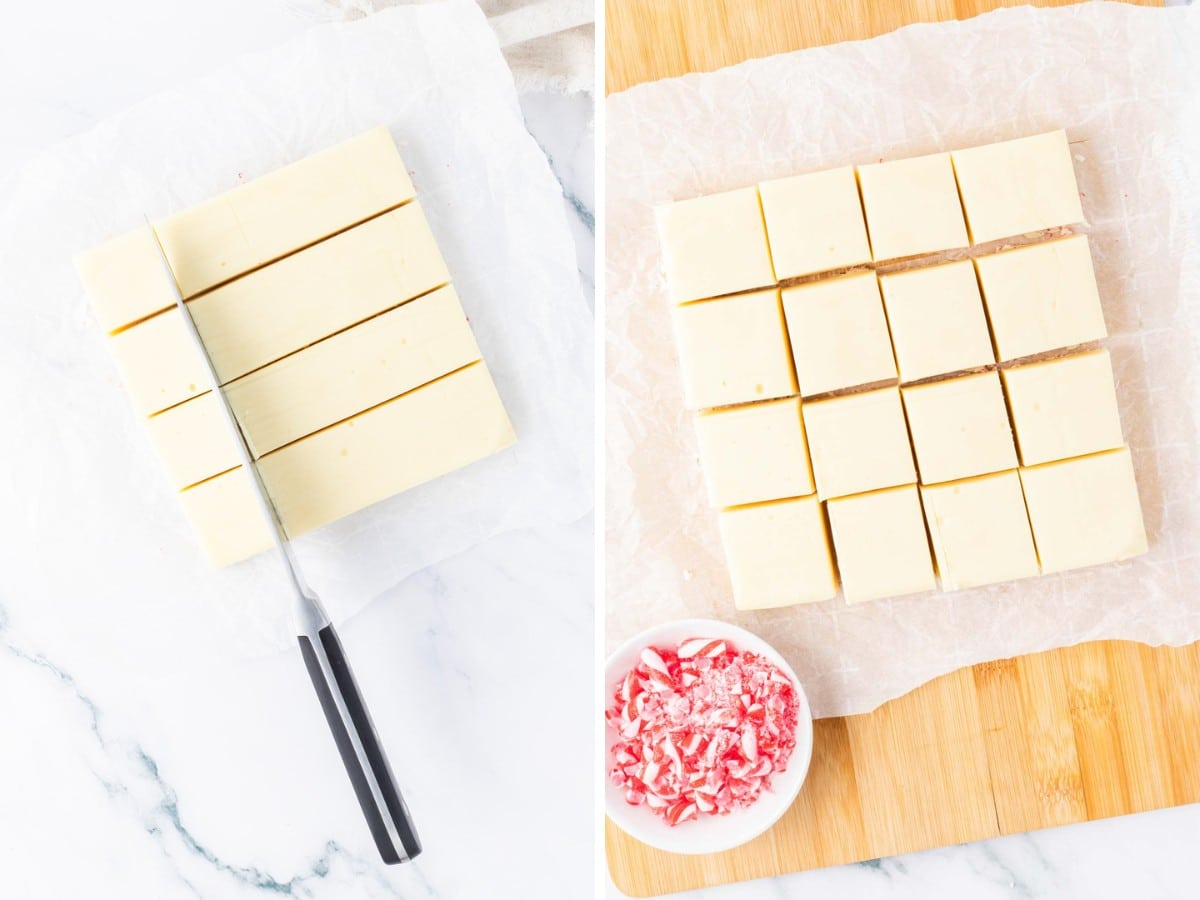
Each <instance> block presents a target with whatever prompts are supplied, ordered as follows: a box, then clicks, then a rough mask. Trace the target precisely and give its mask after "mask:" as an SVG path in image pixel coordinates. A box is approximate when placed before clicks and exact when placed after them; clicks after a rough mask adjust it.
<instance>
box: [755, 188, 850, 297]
mask: <svg viewBox="0 0 1200 900" xmlns="http://www.w3.org/2000/svg"><path fill="white" fill-rule="evenodd" d="M758 192H759V195H760V196H761V198H762V209H763V218H764V219H765V220H766V223H767V239H768V241H769V242H770V246H771V260H772V262H773V263H774V266H775V276H776V277H777V278H779V279H780V280H782V279H785V278H796V277H799V276H801V275H813V274H816V273H817V272H828V271H831V270H833V269H842V268H849V267H851V266H858V265H862V264H864V263H869V262H870V261H871V245H870V242H869V241H868V240H867V225H866V221H865V220H864V219H863V211H862V203H861V202H860V201H859V198H858V183H857V182H856V181H855V178H854V168H853V167H852V166H845V167H844V168H841V169H830V170H828V171H825V172H810V173H809V174H806V175H794V176H792V177H790V178H779V179H776V180H774V181H764V182H762V183H761V184H760V185H759V186H758Z"/></svg>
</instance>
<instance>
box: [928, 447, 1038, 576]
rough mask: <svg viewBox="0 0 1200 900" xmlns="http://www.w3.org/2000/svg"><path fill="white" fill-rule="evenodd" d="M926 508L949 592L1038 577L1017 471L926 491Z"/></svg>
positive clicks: (985, 476) (939, 485)
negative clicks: (1031, 576) (1033, 576)
mask: <svg viewBox="0 0 1200 900" xmlns="http://www.w3.org/2000/svg"><path fill="white" fill-rule="evenodd" d="M921 502H922V504H923V505H924V507H925V521H926V523H927V524H928V525H929V538H930V541H931V542H932V543H933V553H934V557H935V558H936V559H937V566H938V574H939V575H940V576H941V579H942V587H944V588H945V589H946V590H948V591H955V590H959V589H960V588H969V587H978V586H979V585H983V584H995V583H997V582H1000V581H1012V580H1014V579H1017V578H1025V577H1027V576H1030V575H1036V574H1037V573H1038V559H1037V553H1036V552H1035V551H1034V546H1033V535H1032V533H1031V532H1030V529H1029V517H1028V516H1027V515H1026V514H1025V500H1024V497H1022V495H1021V480H1020V479H1019V478H1018V477H1017V473H1016V472H1015V471H1009V472H999V473H996V474H993V475H984V476H982V477H979V478H968V479H966V480H964V481H951V482H948V483H946V484H935V485H923V486H922V487H921Z"/></svg>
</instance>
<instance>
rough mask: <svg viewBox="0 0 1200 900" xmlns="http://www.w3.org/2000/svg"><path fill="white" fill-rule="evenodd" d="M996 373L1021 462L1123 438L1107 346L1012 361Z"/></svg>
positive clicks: (1111, 444) (1093, 449) (1081, 451)
mask: <svg viewBox="0 0 1200 900" xmlns="http://www.w3.org/2000/svg"><path fill="white" fill-rule="evenodd" d="M1001 377H1002V378H1003V379H1004V390H1005V393H1006V394H1007V395H1008V408H1009V410H1010V411H1011V412H1012V420H1013V427H1014V428H1015V429H1016V433H1017V449H1018V450H1020V452H1021V465H1023V466H1035V465H1038V464H1039V463H1044V462H1051V461H1052V460H1056V459H1067V458H1069V457H1072V456H1085V455H1087V454H1088V453H1097V452H1099V451H1101V450H1115V449H1116V448H1118V447H1120V446H1122V445H1123V444H1124V443H1125V439H1124V437H1123V436H1122V434H1121V416H1120V413H1119V412H1118V410H1117V390H1116V386H1115V385H1114V384H1113V371H1112V360H1111V359H1110V357H1109V354H1108V351H1107V350H1092V351H1091V352H1089V353H1078V354H1075V355H1074V356H1065V357H1060V358H1058V359H1050V360H1045V361H1043V362H1037V363H1031V364H1029V365H1024V366H1014V367H1013V368H1011V369H1005V370H1004V371H1003V372H1002V373H1001Z"/></svg>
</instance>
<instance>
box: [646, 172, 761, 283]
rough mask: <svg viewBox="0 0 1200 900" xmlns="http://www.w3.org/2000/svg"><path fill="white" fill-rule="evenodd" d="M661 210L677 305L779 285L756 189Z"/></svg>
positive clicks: (661, 228) (666, 261)
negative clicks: (772, 263)
mask: <svg viewBox="0 0 1200 900" xmlns="http://www.w3.org/2000/svg"><path fill="white" fill-rule="evenodd" d="M656 212H657V216H658V233H659V237H660V238H661V240H662V251H663V264H664V267H665V268H666V271H667V295H668V297H669V298H670V299H671V300H672V301H673V302H675V303H686V302H687V301H689V300H701V299H704V298H707V297H719V296H721V295H722V294H733V293H736V292H738V291H748V290H752V289H754V288H761V287H766V286H767V285H769V284H774V283H775V272H774V270H773V269H772V268H771V253H770V250H769V249H768V247H767V231H766V228H765V227H764V225H763V217H762V207H761V206H760V205H759V201H758V189H757V188H755V187H748V188H741V189H739V190H735V191H726V192H725V193H723V194H710V195H708V196H706V197H696V198H694V199H692V200H681V201H679V202H677V203H670V204H667V205H666V206H660V207H658V209H657V211H656Z"/></svg>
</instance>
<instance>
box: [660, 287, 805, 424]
mask: <svg viewBox="0 0 1200 900" xmlns="http://www.w3.org/2000/svg"><path fill="white" fill-rule="evenodd" d="M675 336H676V340H677V343H678V345H679V363H680V366H681V367H682V369H683V393H684V402H685V403H686V404H687V407H688V409H704V408H707V407H712V406H727V405H730V404H733V403H749V402H751V401H754V400H771V399H774V398H776V397H787V396H790V395H791V394H794V393H796V379H795V376H794V375H793V374H792V360H791V350H790V349H789V348H788V342H787V333H786V331H785V330H784V324H783V308H782V306H781V305H780V302H779V291H777V290H768V291H759V292H757V293H754V294H741V295H738V296H736V297H723V298H721V299H719V300H705V301H704V302H703V303H690V304H688V305H687V306H680V307H676V309H675Z"/></svg>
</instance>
